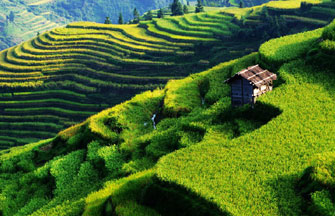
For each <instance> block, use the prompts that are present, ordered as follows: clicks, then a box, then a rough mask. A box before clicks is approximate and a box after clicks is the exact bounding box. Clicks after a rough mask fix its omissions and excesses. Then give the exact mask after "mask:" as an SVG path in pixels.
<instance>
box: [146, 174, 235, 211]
mask: <svg viewBox="0 0 335 216" xmlns="http://www.w3.org/2000/svg"><path fill="white" fill-rule="evenodd" d="M140 203H141V204H143V205H146V206H149V207H151V208H153V209H155V210H156V211H157V212H158V213H159V214H161V215H163V216H171V215H174V216H188V215H190V216H203V215H206V216H217V215H231V214H229V213H227V212H222V211H221V210H220V208H219V207H218V206H217V205H216V204H214V203H212V202H209V201H207V200H205V199H203V198H202V197H200V196H199V195H197V194H196V193H193V192H191V191H189V190H187V189H185V188H184V187H181V186H179V185H177V184H173V183H168V182H163V181H161V180H159V179H158V178H157V177H155V179H154V181H153V183H152V184H150V185H148V186H147V187H146V188H145V189H144V192H143V195H142V197H141V200H140Z"/></svg>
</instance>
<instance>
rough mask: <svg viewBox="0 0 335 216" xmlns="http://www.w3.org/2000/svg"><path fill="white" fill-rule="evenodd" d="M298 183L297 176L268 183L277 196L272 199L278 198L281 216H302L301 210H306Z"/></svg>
mask: <svg viewBox="0 0 335 216" xmlns="http://www.w3.org/2000/svg"><path fill="white" fill-rule="evenodd" d="M297 181H298V176H297V175H283V176H279V177H278V178H276V179H273V180H270V181H269V182H267V184H268V185H269V186H270V187H271V188H272V191H271V192H272V193H273V194H275V195H273V196H272V197H275V198H276V202H277V207H278V210H279V215H283V216H284V215H301V214H302V212H301V210H304V209H305V208H306V206H304V202H303V200H302V199H301V196H299V195H298V192H297V189H296V185H297Z"/></svg>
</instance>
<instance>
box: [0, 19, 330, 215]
mask: <svg viewBox="0 0 335 216" xmlns="http://www.w3.org/2000/svg"><path fill="white" fill-rule="evenodd" d="M334 44H335V20H334V22H333V23H332V24H330V25H328V26H327V27H325V28H320V29H316V30H313V31H308V32H304V33H300V34H294V35H289V36H285V37H281V38H277V39H272V40H270V41H268V42H266V43H264V44H263V45H262V46H261V47H260V49H259V52H257V53H252V54H250V55H247V56H245V57H243V58H240V59H236V60H232V61H229V62H225V63H221V64H219V65H217V66H215V67H213V68H211V69H209V70H207V71H204V72H202V73H198V74H193V75H191V76H189V77H187V78H184V79H182V80H171V81H169V82H168V83H167V85H166V87H165V88H164V89H156V90H154V91H146V92H144V93H142V94H139V95H136V96H135V97H133V98H132V99H131V100H129V101H126V102H124V103H122V104H119V105H117V106H114V107H113V108H110V109H106V110H104V111H103V112H100V113H99V114H97V115H94V116H92V117H90V118H88V119H87V120H86V121H84V122H82V123H80V124H77V125H75V126H73V127H70V128H68V129H66V130H64V131H62V132H60V133H58V134H57V136H56V137H54V138H52V139H48V140H44V141H40V142H37V143H32V144H29V145H25V146H21V147H14V148H11V149H8V150H3V151H0V201H1V202H0V212H1V214H2V215H4V216H7V215H31V216H40V215H42V216H44V215H45V216H46V215H55V216H60V215H64V216H65V215H87V216H92V215H122V216H132V215H140V216H141V215H143V216H158V215H197V216H201V215H213V216H214V215H215V216H217V215H297V216H298V215H324V216H330V215H333V213H334V199H333V196H334V190H333V188H334V184H335V183H334V159H335V157H334V150H335V146H334V140H335V121H334V119H335V110H334V109H335V100H334V98H335V88H334V84H335V76H334V67H333V62H334V53H335V46H334ZM253 64H261V66H262V67H266V68H268V69H269V70H271V71H272V72H274V73H276V74H277V75H278V78H279V79H278V80H277V81H276V82H275V86H274V90H273V91H271V92H268V93H267V94H265V95H263V96H261V97H260V98H259V100H258V102H257V104H256V105H255V107H254V109H252V108H251V107H249V106H244V107H240V108H232V107H231V104H230V87H229V85H228V84H225V82H224V81H225V80H226V79H227V78H229V77H231V76H232V75H233V74H235V73H237V72H238V71H240V70H241V69H243V68H246V67H247V66H250V65H253ZM152 119H153V121H154V122H152ZM154 124H155V125H156V129H154V127H153V126H154Z"/></svg>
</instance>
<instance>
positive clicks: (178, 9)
mask: <svg viewBox="0 0 335 216" xmlns="http://www.w3.org/2000/svg"><path fill="white" fill-rule="evenodd" d="M171 13H172V16H179V15H183V14H184V12H183V5H182V4H181V3H180V1H179V0H173V3H172V5H171Z"/></svg>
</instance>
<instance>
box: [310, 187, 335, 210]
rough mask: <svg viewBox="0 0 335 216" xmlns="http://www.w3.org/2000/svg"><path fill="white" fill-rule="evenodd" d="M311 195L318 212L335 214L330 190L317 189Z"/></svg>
mask: <svg viewBox="0 0 335 216" xmlns="http://www.w3.org/2000/svg"><path fill="white" fill-rule="evenodd" d="M311 197H312V202H313V204H314V208H315V210H316V212H317V213H318V214H320V215H324V216H331V215H334V212H335V206H334V203H333V201H332V197H331V195H330V193H329V191H327V190H323V191H316V192H314V193H313V194H312V196H311Z"/></svg>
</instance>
